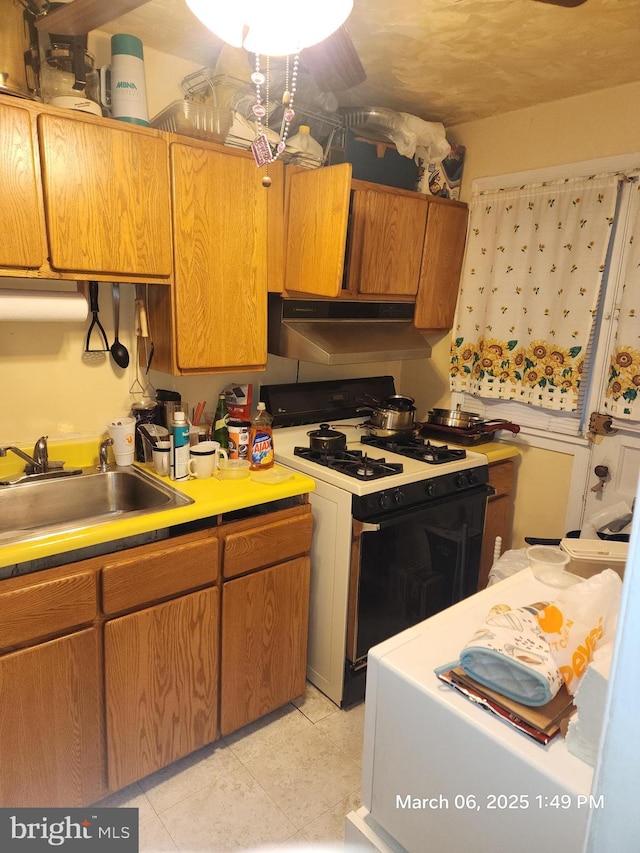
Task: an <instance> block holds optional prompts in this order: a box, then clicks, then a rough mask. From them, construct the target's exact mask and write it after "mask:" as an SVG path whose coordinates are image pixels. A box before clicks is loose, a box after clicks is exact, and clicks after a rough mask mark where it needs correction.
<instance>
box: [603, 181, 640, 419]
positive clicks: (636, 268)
mask: <svg viewBox="0 0 640 853" xmlns="http://www.w3.org/2000/svg"><path fill="white" fill-rule="evenodd" d="M633 210H634V211H635V216H634V217H633V224H632V226H631V228H630V231H629V237H628V241H627V247H626V249H627V263H626V265H625V270H624V280H623V291H622V298H621V300H620V310H619V314H618V325H617V328H616V334H615V338H614V343H613V349H612V352H611V358H610V362H609V376H608V383H607V388H606V391H605V398H604V402H603V408H604V410H605V411H606V412H609V414H611V415H613V416H614V417H616V418H623V419H627V420H634V421H640V181H638V180H637V179H636V181H635V185H634V200H633Z"/></svg>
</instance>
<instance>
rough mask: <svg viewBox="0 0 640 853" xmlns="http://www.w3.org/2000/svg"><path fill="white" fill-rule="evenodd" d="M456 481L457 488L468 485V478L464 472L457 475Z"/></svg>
mask: <svg viewBox="0 0 640 853" xmlns="http://www.w3.org/2000/svg"><path fill="white" fill-rule="evenodd" d="M455 483H456V488H457V489H464V487H465V486H466V485H467V478H466V477H465V475H464V474H458V475H456V479H455Z"/></svg>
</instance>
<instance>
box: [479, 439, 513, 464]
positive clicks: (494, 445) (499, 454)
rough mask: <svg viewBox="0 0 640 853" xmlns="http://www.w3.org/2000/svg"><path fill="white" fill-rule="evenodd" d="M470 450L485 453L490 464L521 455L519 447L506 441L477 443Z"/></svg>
mask: <svg viewBox="0 0 640 853" xmlns="http://www.w3.org/2000/svg"><path fill="white" fill-rule="evenodd" d="M469 450H473V451H474V452H475V453H482V454H484V456H486V457H487V460H488V462H489V465H491V464H492V463H493V462H501V461H502V460H503V459H515V458H516V457H518V456H520V451H519V450H518V448H517V447H515V445H513V444H508V443H507V442H505V441H486V442H485V443H484V444H476V445H475V446H474V447H470V448H469Z"/></svg>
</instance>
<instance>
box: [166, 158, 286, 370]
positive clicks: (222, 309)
mask: <svg viewBox="0 0 640 853" xmlns="http://www.w3.org/2000/svg"><path fill="white" fill-rule="evenodd" d="M170 152H171V175H172V182H173V195H174V210H173V214H174V240H175V243H174V258H175V325H176V328H175V338H176V343H175V347H176V362H177V368H178V370H179V371H189V370H196V371H197V370H201V369H205V368H209V369H212V370H220V371H225V370H230V369H235V368H243V369H245V370H259V369H262V368H264V366H265V365H266V361H267V275H268V252H267V249H268V237H267V234H268V194H269V193H271V192H274V191H276V192H277V190H276V188H275V187H271V189H268V190H267V189H265V188H264V187H263V186H262V184H261V180H262V171H261V170H260V169H257V168H256V165H255V161H254V160H253V158H249V157H247V156H245V155H239V154H232V153H226V152H223V151H218V150H215V149H213V148H208V147H205V146H194V145H189V144H182V143H173V144H172V145H171V146H170ZM274 165H275V164H274ZM274 175H275V171H274Z"/></svg>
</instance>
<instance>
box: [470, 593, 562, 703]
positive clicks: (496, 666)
mask: <svg viewBox="0 0 640 853" xmlns="http://www.w3.org/2000/svg"><path fill="white" fill-rule="evenodd" d="M544 606H545V605H544V604H543V603H542V604H537V605H531V606H527V607H519V608H516V609H514V610H512V609H511V608H510V607H509V606H508V605H506V604H498V605H496V606H495V607H493V608H492V609H491V610H490V612H489V613H488V615H487V617H486V619H485V620H484V621H483V622H482V624H481V625H480V626H479V627H478V630H477V631H476V632H475V634H474V635H473V637H472V638H471V640H470V641H469V642H468V643H467V644H466V646H465V647H464V649H463V650H462V653H461V654H460V666H461V667H462V669H463V670H464V672H466V674H467V675H468V676H469V677H470V678H473V679H474V681H477V682H479V683H480V684H483V685H484V686H485V687H489V688H490V689H491V690H495V691H496V692H497V693H501V694H502V695H503V696H507V697H508V698H509V699H513V700H514V701H516V702H520V703H521V704H522V705H530V706H532V707H539V706H540V705H546V704H547V702H550V701H551V700H552V699H553V697H554V696H555V695H556V693H557V692H558V690H559V689H560V687H561V686H562V676H561V675H560V671H559V669H558V667H557V665H556V662H555V660H554V657H553V654H552V653H551V648H550V646H549V643H548V642H547V640H546V639H545V638H544V636H543V634H542V632H541V630H540V626H539V624H538V619H537V618H536V614H537V613H538V612H539V611H540V610H542V609H543V608H544Z"/></svg>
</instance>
